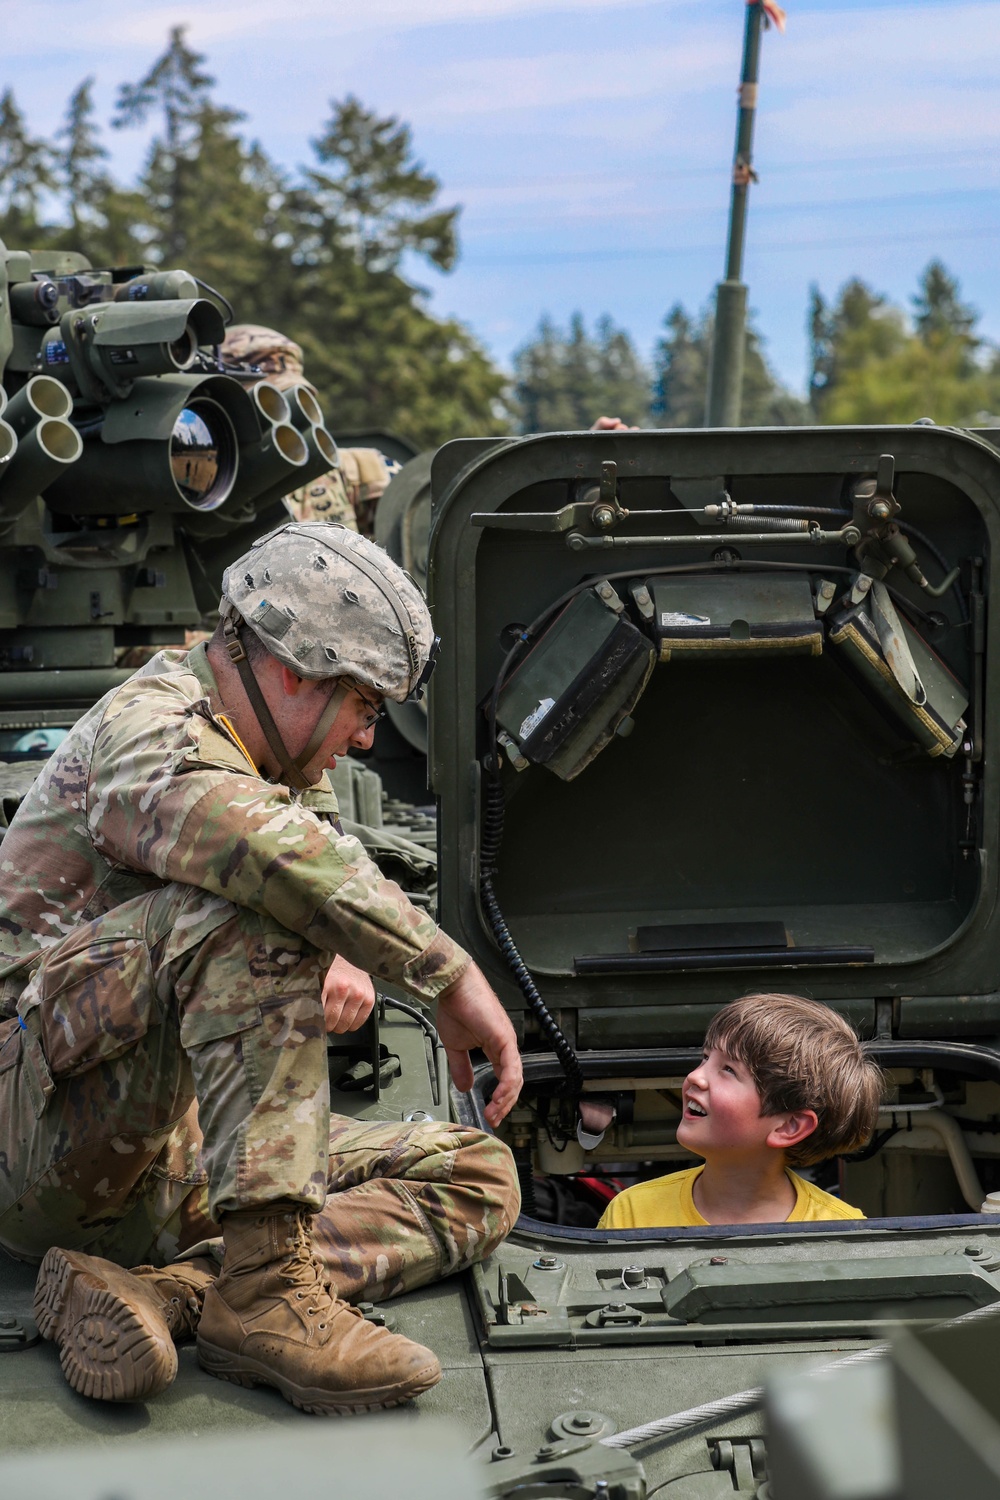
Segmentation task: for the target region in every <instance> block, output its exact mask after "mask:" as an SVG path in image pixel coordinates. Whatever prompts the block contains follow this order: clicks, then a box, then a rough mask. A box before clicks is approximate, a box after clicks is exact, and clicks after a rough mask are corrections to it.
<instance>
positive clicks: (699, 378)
mask: <svg viewBox="0 0 1000 1500" xmlns="http://www.w3.org/2000/svg"><path fill="white" fill-rule="evenodd" d="M977 321H978V315H977V314H976V312H975V310H974V309H973V308H971V307H969V306H967V305H966V304H965V303H963V302H962V300H961V296H960V289H959V286H958V283H957V282H956V281H955V280H954V278H953V277H952V276H950V275H949V274H948V272H947V270H946V269H945V267H944V266H943V265H942V264H941V262H940V261H936V260H934V261H931V263H930V265H928V267H927V269H926V270H925V271H924V273H923V275H922V276H921V278H920V284H919V287H918V289H917V293H916V295H915V296H914V297H913V299H912V313H911V316H910V317H907V315H906V314H905V312H904V311H903V309H902V308H900V307H897V306H895V305H894V304H893V303H891V302H890V301H889V300H888V298H886V297H883V296H880V295H879V294H878V293H876V292H874V291H872V289H871V288H870V287H868V286H866V285H865V283H864V282H863V281H860V280H857V279H853V280H851V281H848V282H847V283H846V285H845V286H843V287H842V288H841V290H840V292H839V293H838V295H837V297H836V299H835V301H833V302H832V303H830V304H828V303H827V302H825V301H824V299H823V297H822V296H821V294H820V292H819V290H818V289H817V288H815V287H814V288H813V292H812V300H811V306H810V310H809V340H810V355H811V358H810V380H809V396H808V399H807V400H805V401H803V400H801V399H800V398H799V397H797V396H795V395H793V394H792V392H791V391H788V390H786V389H785V387H784V386H783V385H782V384H781V382H780V381H779V380H778V378H777V376H776V375H775V374H774V371H773V370H772V369H771V367H770V365H769V364H768V362H767V359H766V358H765V355H764V351H763V347H762V340H761V336H760V333H759V332H758V330H757V329H756V328H755V327H754V326H753V325H752V324H751V326H750V328H749V329H748V332H747V346H746V362H745V366H744V374H743V413H742V420H743V424H744V426H747V427H752V426H778V427H786V426H790V425H795V424H801V423H808V422H829V423H850V422H859V423H863V422H913V421H915V420H916V419H917V418H918V417H932V418H933V419H934V420H935V421H936V422H939V423H942V424H943V423H949V424H953V425H955V426H982V425H988V424H990V423H1000V415H998V414H1000V350H998V349H997V348H996V347H995V346H994V345H992V344H990V343H988V342H987V341H986V340H985V339H983V338H982V337H980V336H979V335H978V334H977V333H976V324H977ZM711 344H712V314H711V310H710V309H709V310H706V311H704V312H702V313H701V315H700V316H697V317H695V316H692V315H691V314H690V313H689V312H688V311H687V310H686V309H685V308H684V307H682V306H681V304H680V303H676V304H675V305H674V307H672V308H671V310H670V312H669V313H668V314H667V316H666V318H665V320H664V325H663V335H662V337H661V338H660V340H659V342H658V343H657V345H656V349H655V350H654V353H653V360H652V365H651V367H647V366H646V364H645V363H644V362H643V360H642V359H641V357H640V355H639V354H638V352H637V350H636V348H635V345H634V344H633V343H632V340H631V339H630V338H629V335H628V334H627V333H626V332H625V331H624V330H623V329H620V328H616V327H615V325H614V324H613V322H612V321H611V319H610V318H607V317H605V318H602V319H601V320H600V321H599V322H598V324H597V327H596V329H595V331H594V333H593V334H588V332H587V329H586V327H585V325H584V321H583V319H582V317H580V315H579V314H577V315H576V316H574V317H573V318H572V319H571V321H570V324H569V327H568V328H567V329H560V328H557V327H556V326H555V325H554V324H553V323H552V322H551V320H550V319H548V318H543V319H542V320H541V322H540V323H539V325H538V328H537V330H536V332H535V333H534V335H533V336H532V337H531V338H530V339H529V340H528V341H527V342H526V343H525V344H524V345H523V346H522V347H521V348H520V349H519V350H518V351H517V353H516V355H515V356H514V369H515V396H516V399H517V402H518V405H519V408H520V412H521V414H522V419H523V422H524V427H525V430H528V431H532V430H543V431H544V430H548V431H553V430H556V429H558V428H560V427H581V426H589V425H590V423H591V421H592V420H593V418H594V416H596V415H598V414H605V415H607V416H616V417H621V418H622V420H623V421H625V422H629V423H631V424H635V425H638V426H654V427H701V426H703V425H704V421H705V392H706V388H707V383H708V365H709V355H710V350H711Z"/></svg>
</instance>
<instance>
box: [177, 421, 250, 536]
mask: <svg viewBox="0 0 1000 1500" xmlns="http://www.w3.org/2000/svg"><path fill="white" fill-rule="evenodd" d="M170 467H171V470H172V472H173V476H174V483H175V484H176V486H177V488H178V490H179V491H180V494H181V496H182V497H183V499H185V500H186V501H187V503H188V505H190V506H192V507H193V508H194V509H195V510H215V508H216V506H219V505H221V504H222V502H223V501H224V500H225V498H226V496H227V495H228V494H229V491H230V490H231V489H232V487H233V480H234V479H235V477H236V437H235V434H234V432H233V428H232V424H231V422H230V421H229V418H228V417H227V416H226V414H225V412H224V411H223V410H222V409H221V407H218V406H216V405H215V403H214V402H208V401H198V402H192V403H191V405H190V406H185V408H184V410H183V411H182V412H181V413H180V416H179V417H178V418H177V421H176V422H175V423H174V430H173V432H172V433H171V436H170Z"/></svg>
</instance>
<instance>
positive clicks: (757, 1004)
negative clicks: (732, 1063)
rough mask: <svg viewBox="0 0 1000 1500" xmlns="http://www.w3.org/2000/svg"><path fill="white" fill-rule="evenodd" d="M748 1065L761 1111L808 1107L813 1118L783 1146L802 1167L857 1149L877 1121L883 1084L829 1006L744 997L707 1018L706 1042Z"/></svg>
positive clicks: (791, 1161) (777, 1112) (787, 997)
mask: <svg viewBox="0 0 1000 1500" xmlns="http://www.w3.org/2000/svg"><path fill="white" fill-rule="evenodd" d="M712 1047H718V1048H720V1049H721V1050H722V1051H723V1052H727V1053H728V1054H729V1056H730V1057H733V1058H736V1059H738V1061H740V1062H741V1063H743V1065H744V1066H745V1067H746V1068H747V1070H748V1071H749V1073H750V1076H751V1078H752V1079H753V1082H754V1086H755V1087H756V1089H757V1092H758V1094H759V1095H760V1112H761V1114H762V1115H780V1114H784V1113H785V1112H786V1111H792V1110H800V1109H812V1110H815V1111H816V1114H817V1116H818V1118H819V1124H818V1125H817V1126H816V1129H815V1130H814V1131H813V1132H812V1134H811V1135H808V1136H807V1137H806V1139H805V1140H804V1141H799V1143H798V1145H796V1146H792V1147H791V1148H790V1149H789V1150H788V1151H787V1152H786V1159H787V1161H788V1164H789V1165H790V1166H809V1165H811V1164H812V1163H813V1162H817V1161H825V1160H826V1158H827V1157H829V1156H842V1155H844V1154H845V1153H847V1152H850V1151H857V1150H859V1149H860V1147H862V1146H863V1145H864V1144H865V1142H866V1141H867V1140H868V1139H869V1137H870V1136H871V1134H872V1132H873V1130H874V1129H875V1124H876V1121H877V1119H878V1111H879V1105H880V1103H881V1100H882V1093H883V1089H884V1083H883V1078H882V1070H881V1068H880V1067H879V1065H878V1063H876V1062H875V1060H874V1059H873V1058H871V1057H867V1056H866V1055H865V1052H864V1050H863V1048H862V1046H861V1043H860V1041H859V1040H858V1038H857V1036H856V1035H855V1033H854V1031H853V1030H852V1029H851V1027H850V1026H849V1025H848V1023H847V1022H846V1021H845V1020H844V1018H843V1016H841V1015H838V1014H837V1012H836V1011H835V1010H831V1009H830V1007H829V1006H828V1005H821V1004H820V1003H819V1002H818V1001H817V1000H806V999H804V998H803V997H802V996H801V995H744V996H743V998H742V999H741V1000H734V1001H733V1002H732V1004H730V1005H726V1006H724V1007H723V1009H722V1010H720V1011H719V1012H718V1013H717V1014H716V1015H715V1016H713V1018H712V1022H711V1024H710V1026H709V1028H708V1031H707V1032H706V1034H705V1048H706V1050H710V1049H711V1048H712Z"/></svg>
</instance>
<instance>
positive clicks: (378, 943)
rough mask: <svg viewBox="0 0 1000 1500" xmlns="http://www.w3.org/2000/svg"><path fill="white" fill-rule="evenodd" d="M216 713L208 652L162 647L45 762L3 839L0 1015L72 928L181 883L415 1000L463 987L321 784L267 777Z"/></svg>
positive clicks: (430, 929) (420, 916)
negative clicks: (346, 829)
mask: <svg viewBox="0 0 1000 1500" xmlns="http://www.w3.org/2000/svg"><path fill="white" fill-rule="evenodd" d="M223 714H224V705H223V704H222V702H221V700H220V698H219V694H218V688H217V686H216V683H215V679H214V677H213V675H212V670H211V667H210V665H209V662H208V657H207V655H206V652H205V647H204V645H198V646H195V647H194V648H193V649H192V650H191V651H189V652H182V651H163V652H161V653H160V654H159V655H158V656H155V657H154V658H153V660H152V661H150V662H148V663H147V665H146V666H145V667H143V668H142V669H141V670H140V671H139V672H137V673H135V675H134V676H132V677H130V678H129V680H128V681H127V682H126V683H123V684H122V686H121V687H119V688H116V689H115V690H114V691H113V692H111V693H108V694H107V695H106V696H105V697H104V698H102V699H101V701H100V702H99V703H97V704H95V706H94V707H93V708H92V709H91V710H90V712H89V713H87V714H85V715H84V716H83V718H82V719H80V720H79V722H78V723H77V724H76V725H75V727H74V728H73V729H72V730H71V731H70V733H69V735H68V736H67V737H66V739H65V740H64V741H63V743H62V744H61V745H60V746H59V748H58V749H57V750H56V751H55V752H54V754H53V755H52V756H51V757H50V759H49V760H48V761H47V762H46V763H45V766H44V768H43V770H42V772H41V774H40V776H39V777H38V779H37V780H36V781H35V783H34V784H33V786H32V787H31V789H30V791H29V792H28V794H27V796H26V797H25V799H24V801H23V803H22V804H21V806H20V808H19V809H18V811H17V814H16V815H15V817H14V819H13V821H12V823H11V826H10V828H9V829H8V831H7V833H6V836H5V838H4V841H3V843H2V844H0V982H2V983H3V990H2V1000H0V1010H2V1011H5V1012H6V1013H7V1014H11V1013H12V1011H13V1004H14V1002H15V1001H16V997H17V995H18V994H19V992H20V990H21V988H23V985H24V982H25V981H26V978H27V974H28V972H29V970H30V967H31V965H32V963H33V962H34V961H35V960H36V959H37V958H38V957H39V955H40V954H41V953H42V951H43V950H44V949H45V948H47V947H50V946H51V945H52V944H54V943H57V942H58V941H59V940H60V939H61V938H62V937H63V936H65V935H66V934H67V933H69V932H71V931H72V929H73V928H74V927H75V926H76V925H77V923H80V922H84V921H88V920H90V919H92V918H94V917H97V916H101V915H103V914H104V913H105V912H108V911H110V910H111V909H112V908H113V907H115V906H117V905H119V904H120V903H121V902H123V901H127V900H129V899H130V898H132V897H134V896H137V895H141V894H142V893H144V892H146V891H148V890H151V889H155V888H156V887H157V886H158V885H162V884H165V883H167V882H169V881H174V880H176V881H180V882H182V883H184V884H186V885H195V886H199V887H201V889H203V890H204V891H206V892H208V893H209V894H210V895H212V896H216V897H223V898H224V899H226V900H228V901H232V902H234V903H235V904H237V905H239V906H246V907H249V908H251V909H252V910H255V911H259V912H262V913H269V914H270V915H271V916H272V917H273V918H275V919H276V920H277V921H279V922H280V923H281V924H282V925H283V926H285V927H287V928H290V929H291V930H293V931H294V932H297V933H299V934H300V935H301V936H302V937H304V938H305V939H306V940H307V941H308V942H309V943H312V944H313V945H314V946H315V947H316V948H317V949H318V950H319V951H320V952H323V953H326V954H329V955H330V957H331V959H332V957H333V955H334V954H337V953H340V954H342V955H343V956H344V957H345V958H346V959H348V960H349V961H350V962H351V963H353V964H356V965H357V966H358V968H361V969H364V970H366V971H367V972H368V973H370V974H372V975H373V976H374V977H375V978H376V979H382V980H386V981H389V982H391V983H394V984H398V985H400V986H401V987H402V988H403V989H405V990H407V991H408V992H409V993H410V994H411V995H413V996H415V997H416V998H417V999H419V1000H424V1001H430V1000H433V999H434V998H435V997H436V996H437V995H438V994H440V992H441V991H442V990H443V989H444V988H446V986H447V985H449V984H450V983H451V982H452V980H453V979H455V978H457V976H458V974H459V973H460V972H461V971H462V969H463V968H464V967H465V965H466V964H467V963H468V961H469V960H468V956H467V954H465V953H464V952H463V950H462V949H461V948H459V947H458V946H457V944H455V943H454V942H452V940H451V938H449V937H448V936H447V935H446V934H445V933H444V932H442V931H441V929H440V928H439V927H438V926H437V924H436V923H435V922H434V921H433V920H432V918H431V917H429V916H428V915H427V914H426V913H425V912H422V911H420V910H418V908H417V907H415V906H413V905H412V904H411V903H410V902H409V901H408V900H407V898H406V896H405V895H404V894H403V892H402V891H401V890H400V888H399V887H398V886H397V885H395V884H394V883H393V882H391V881H388V880H386V879H384V877H383V876H382V875H381V874H380V872H379V870H378V867H377V866H376V865H375V864H373V863H372V861H371V859H370V858H369V857H368V855H367V854H366V853H365V851H364V849H363V848H362V846H361V844H360V843H359V842H358V840H357V839H355V838H352V837H349V836H348V835H346V834H344V833H342V832H341V830H340V828H339V825H338V824H337V821H336V820H337V802H336V798H335V796H334V794H333V791H332V788H331V787H330V784H329V781H328V780H327V778H326V776H325V775H324V776H323V778H322V780H321V781H320V782H318V783H317V784H316V786H314V787H310V788H309V789H308V790H307V791H304V792H291V791H289V790H288V788H287V787H284V786H281V785H275V784H272V783H270V782H267V781H264V780H263V779H262V778H261V777H260V775H259V774H258V772H257V770H256V768H255V767H254V766H253V765H252V764H251V762H250V761H249V760H248V759H247V756H246V754H245V752H244V751H243V749H242V748H241V746H240V743H239V740H238V739H237V737H236V735H235V734H234V733H233V732H232V731H231V730H230V729H229V727H228V724H227V723H226V721H225V719H224V717H223Z"/></svg>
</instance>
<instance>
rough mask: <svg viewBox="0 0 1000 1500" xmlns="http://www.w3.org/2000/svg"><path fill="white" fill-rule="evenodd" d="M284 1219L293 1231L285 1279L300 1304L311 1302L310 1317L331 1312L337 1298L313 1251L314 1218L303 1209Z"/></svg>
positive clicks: (323, 1324)
mask: <svg viewBox="0 0 1000 1500" xmlns="http://www.w3.org/2000/svg"><path fill="white" fill-rule="evenodd" d="M282 1218H283V1219H284V1220H285V1222H286V1223H287V1224H288V1226H289V1232H288V1234H287V1236H286V1239H285V1243H286V1245H287V1246H288V1253H287V1255H286V1257H285V1261H284V1264H283V1265H282V1268H281V1279H282V1281H284V1282H285V1283H286V1285H288V1286H289V1287H293V1288H294V1289H295V1296H296V1298H297V1300H298V1301H300V1302H305V1301H308V1302H309V1304H310V1305H309V1306H307V1308H306V1313H307V1314H308V1316H309V1317H317V1316H318V1315H319V1314H320V1313H325V1312H329V1311H330V1310H331V1304H332V1303H333V1302H334V1300H335V1298H334V1295H333V1291H332V1289H331V1287H330V1284H329V1282H328V1280H327V1278H326V1275H325V1274H324V1272H323V1267H322V1266H321V1264H320V1262H319V1261H318V1260H317V1258H316V1255H315V1253H314V1251H313V1242H312V1233H311V1230H310V1227H309V1226H310V1222H311V1215H310V1214H308V1213H306V1212H305V1211H304V1210H299V1211H298V1212H295V1213H287V1214H283V1215H282ZM319 1326H320V1328H325V1327H326V1324H325V1323H320V1325H319Z"/></svg>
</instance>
